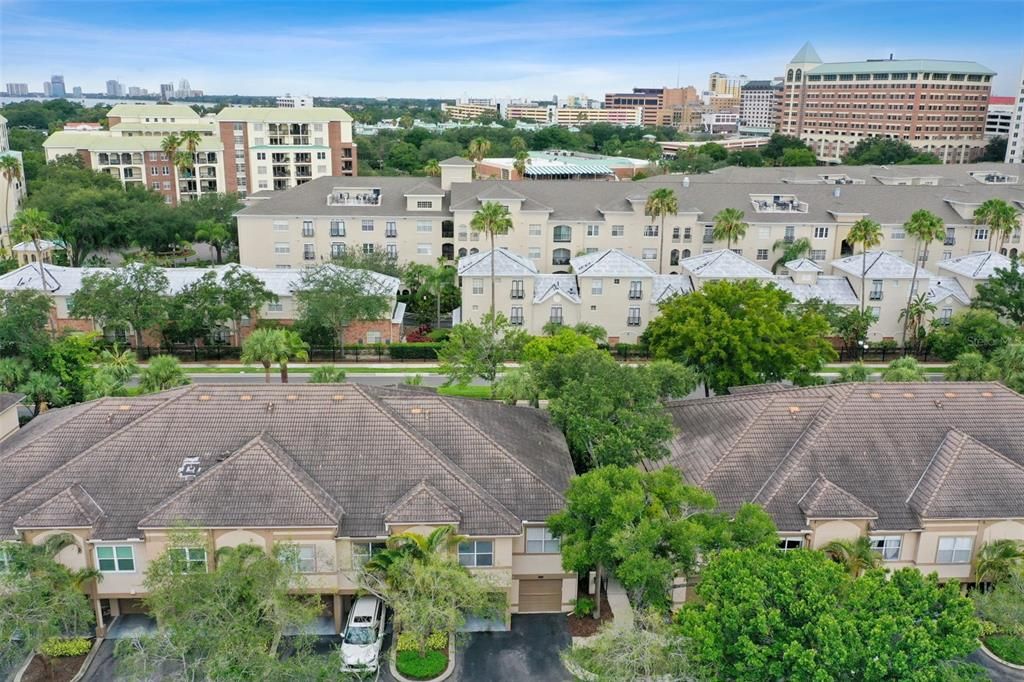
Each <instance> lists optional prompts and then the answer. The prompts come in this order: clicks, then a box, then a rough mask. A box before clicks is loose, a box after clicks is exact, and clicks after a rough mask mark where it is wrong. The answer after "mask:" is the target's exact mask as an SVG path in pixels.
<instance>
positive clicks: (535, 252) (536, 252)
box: [526, 246, 540, 259]
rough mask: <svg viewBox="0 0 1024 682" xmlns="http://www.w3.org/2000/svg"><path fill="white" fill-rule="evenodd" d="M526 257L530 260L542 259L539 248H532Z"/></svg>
mask: <svg viewBox="0 0 1024 682" xmlns="http://www.w3.org/2000/svg"><path fill="white" fill-rule="evenodd" d="M526 255H527V257H528V258H533V259H537V258H540V247H539V246H531V247H530V248H529V249H527V253H526Z"/></svg>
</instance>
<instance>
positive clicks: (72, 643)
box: [39, 637, 92, 658]
mask: <svg viewBox="0 0 1024 682" xmlns="http://www.w3.org/2000/svg"><path fill="white" fill-rule="evenodd" d="M90 649H92V642H91V641H89V640H88V639H86V638H85V637H72V638H70V639H62V638H60V637H51V638H50V639H48V640H46V641H45V642H43V645H42V646H40V647H39V653H41V654H42V655H43V656H47V657H49V658H65V657H67V656H85V655H86V654H87V653H89V650H90Z"/></svg>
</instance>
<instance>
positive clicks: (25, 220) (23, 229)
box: [11, 208, 57, 291]
mask: <svg viewBox="0 0 1024 682" xmlns="http://www.w3.org/2000/svg"><path fill="white" fill-rule="evenodd" d="M56 234H57V225H56V224H54V222H53V221H52V220H50V214H49V213H47V212H46V211H40V210H39V209H38V208H26V209H25V210H24V211H22V212H21V213H19V214H18V215H16V216H14V220H13V221H11V245H12V246H13V245H14V244H17V243H19V242H32V247H33V248H34V249H35V250H36V264H37V265H39V283H40V285H41V286H42V288H43V291H47V287H46V269H45V268H44V267H43V252H42V249H41V248H40V246H39V243H40V242H41V241H43V240H44V239H53V237H54V236H55V235H56Z"/></svg>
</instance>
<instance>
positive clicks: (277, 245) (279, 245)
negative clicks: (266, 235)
mask: <svg viewBox="0 0 1024 682" xmlns="http://www.w3.org/2000/svg"><path fill="white" fill-rule="evenodd" d="M291 252H292V247H291V244H289V243H288V242H274V253H277V254H282V255H283V254H287V253H291Z"/></svg>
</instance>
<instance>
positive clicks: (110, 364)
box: [100, 344, 139, 384]
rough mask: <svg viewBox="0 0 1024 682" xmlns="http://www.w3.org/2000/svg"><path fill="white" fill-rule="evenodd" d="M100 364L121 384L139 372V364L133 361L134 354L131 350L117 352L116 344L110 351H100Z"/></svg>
mask: <svg viewBox="0 0 1024 682" xmlns="http://www.w3.org/2000/svg"><path fill="white" fill-rule="evenodd" d="M100 364H102V366H103V367H104V368H106V369H107V370H108V371H110V373H111V374H112V375H113V376H114V378H116V379H117V380H118V381H119V382H121V383H122V384H123V383H125V382H127V381H128V380H129V379H131V378H132V377H133V376H135V373H136V372H137V371H139V363H138V362H136V360H135V352H134V351H133V350H132V349H131V348H125V349H124V350H119V349H118V346H117V344H114V347H113V348H111V349H104V350H102V351H100Z"/></svg>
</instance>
